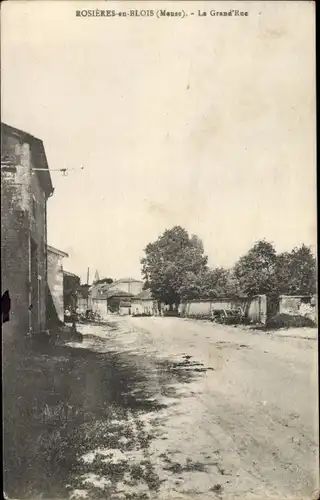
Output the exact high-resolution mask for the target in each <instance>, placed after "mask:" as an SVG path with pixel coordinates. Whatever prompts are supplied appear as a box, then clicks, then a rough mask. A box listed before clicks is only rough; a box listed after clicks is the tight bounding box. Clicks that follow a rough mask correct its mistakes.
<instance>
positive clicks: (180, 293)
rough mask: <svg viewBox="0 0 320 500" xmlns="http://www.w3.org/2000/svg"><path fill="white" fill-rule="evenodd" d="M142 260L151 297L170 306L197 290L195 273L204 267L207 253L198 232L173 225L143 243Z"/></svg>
mask: <svg viewBox="0 0 320 500" xmlns="http://www.w3.org/2000/svg"><path fill="white" fill-rule="evenodd" d="M141 264H142V273H143V276H144V278H145V281H146V282H148V283H149V284H150V288H151V291H152V293H153V295H154V297H155V298H156V299H157V300H159V301H162V302H165V303H166V304H169V305H170V306H171V307H172V305H173V304H179V303H180V301H181V298H186V297H188V298H189V297H190V296H194V295H197V294H198V292H199V291H198V281H199V280H198V277H199V276H200V275H201V274H202V273H204V272H205V271H206V269H207V256H205V255H204V249H203V244H202V242H201V240H200V239H199V238H198V237H197V236H191V237H189V234H188V232H187V231H186V230H185V229H183V228H182V227H180V226H175V227H173V228H172V229H167V230H166V231H164V233H163V234H162V235H161V236H159V238H158V239H157V240H156V241H155V242H153V243H149V244H148V245H147V246H146V248H145V257H144V258H143V259H141ZM192 290H193V292H192Z"/></svg>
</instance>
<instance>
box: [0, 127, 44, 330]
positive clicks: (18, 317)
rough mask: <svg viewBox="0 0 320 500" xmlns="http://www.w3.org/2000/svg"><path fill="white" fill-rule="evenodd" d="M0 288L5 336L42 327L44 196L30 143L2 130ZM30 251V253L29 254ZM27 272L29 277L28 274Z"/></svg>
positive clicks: (41, 328)
mask: <svg viewBox="0 0 320 500" xmlns="http://www.w3.org/2000/svg"><path fill="white" fill-rule="evenodd" d="M7 159H10V162H11V165H10V166H9V167H5V168H3V165H2V168H1V229H2V234H1V250H2V252H1V253H2V255H1V267H2V269H1V288H2V290H3V291H5V290H9V293H10V296H11V315H10V322H9V323H7V324H5V325H4V327H5V329H6V338H11V337H12V338H13V337H20V338H21V336H24V335H25V334H26V333H27V332H28V330H29V327H30V326H31V327H32V331H33V332H35V333H36V332H39V331H42V330H44V329H45V327H46V287H47V277H46V249H45V245H46V230H47V228H46V198H45V194H44V192H43V189H42V188H41V187H40V184H39V179H38V176H37V175H36V174H31V169H30V167H32V166H33V162H32V153H31V149H30V146H29V144H26V143H24V144H23V143H22V142H21V141H20V139H19V138H18V137H17V136H15V135H11V134H7V133H2V137H1V161H2V162H6V161H7ZM31 250H33V252H31ZM30 271H31V275H30Z"/></svg>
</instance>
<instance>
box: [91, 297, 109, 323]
mask: <svg viewBox="0 0 320 500" xmlns="http://www.w3.org/2000/svg"><path fill="white" fill-rule="evenodd" d="M92 311H93V312H94V313H95V314H98V315H99V316H100V318H101V319H102V320H105V319H107V318H108V316H109V313H108V301H107V300H106V299H92Z"/></svg>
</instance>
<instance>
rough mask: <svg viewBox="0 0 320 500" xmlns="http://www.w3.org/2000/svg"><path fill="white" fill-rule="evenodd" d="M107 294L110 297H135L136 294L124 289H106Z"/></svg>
mask: <svg viewBox="0 0 320 500" xmlns="http://www.w3.org/2000/svg"><path fill="white" fill-rule="evenodd" d="M105 296H106V297H107V298H108V299H110V298H111V297H134V294H133V293H128V292H124V291H123V290H110V291H109V292H108V291H106V293H105Z"/></svg>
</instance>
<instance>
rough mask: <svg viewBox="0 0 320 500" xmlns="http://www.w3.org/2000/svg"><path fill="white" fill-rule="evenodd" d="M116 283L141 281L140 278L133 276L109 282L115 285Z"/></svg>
mask: <svg viewBox="0 0 320 500" xmlns="http://www.w3.org/2000/svg"><path fill="white" fill-rule="evenodd" d="M117 283H142V280H137V279H135V278H121V279H118V280H116V281H114V282H113V283H111V285H116V284H117Z"/></svg>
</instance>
